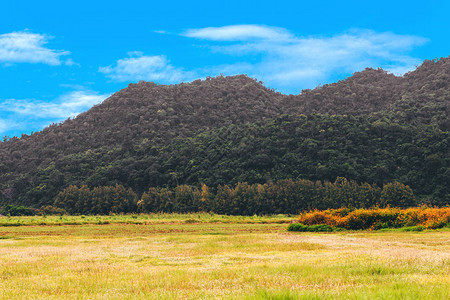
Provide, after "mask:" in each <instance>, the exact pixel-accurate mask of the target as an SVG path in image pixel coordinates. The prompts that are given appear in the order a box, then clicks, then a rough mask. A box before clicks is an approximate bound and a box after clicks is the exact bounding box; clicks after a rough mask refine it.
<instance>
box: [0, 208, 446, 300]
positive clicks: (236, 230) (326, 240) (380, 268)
mask: <svg viewBox="0 0 450 300" xmlns="http://www.w3.org/2000/svg"><path fill="white" fill-rule="evenodd" d="M0 220H1V222H2V224H3V225H5V224H10V223H19V224H22V225H29V226H0V277H1V280H0V298H2V299H13V298H15V299H17V298H20V299H61V298H64V299H349V298H351V299H448V298H449V297H450V293H449V291H450V289H449V287H450V276H449V274H450V263H449V262H450V261H449V259H450V231H449V230H448V228H442V229H437V230H426V229H425V230H424V231H422V232H401V231H395V230H394V231H343V232H332V233H311V232H308V233H303V232H298V233H297V232H288V231H287V230H286V229H287V226H288V224H286V222H289V220H292V218H290V217H288V216H283V215H279V216H272V217H239V216H219V215H211V214H186V215H181V214H152V215H128V216H75V217H72V216H47V217H43V216H41V217H36V216H33V217H9V218H8V217H3V218H1V219H0ZM40 221H41V222H42V225H37V223H38V222H40ZM8 222H9V223H8ZM71 223H72V224H82V226H76V225H64V224H71ZM100 224H101V225H100Z"/></svg>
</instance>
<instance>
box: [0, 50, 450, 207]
mask: <svg viewBox="0 0 450 300" xmlns="http://www.w3.org/2000/svg"><path fill="white" fill-rule="evenodd" d="M449 100H450V57H447V58H441V59H439V60H432V61H425V62H424V63H423V64H422V65H421V66H419V67H418V68H417V69H416V70H414V71H412V72H409V73H407V74H405V75H404V76H402V77H397V76H394V75H392V74H388V73H387V72H385V71H384V70H381V69H366V70H364V71H362V72H357V73H355V74H353V76H351V77H349V78H347V79H345V80H342V81H339V82H337V83H333V84H329V85H324V86H319V87H317V88H315V89H313V90H304V91H302V93H301V94H299V95H284V94H281V93H278V92H276V91H275V90H273V89H269V88H267V87H265V86H264V85H263V84H262V83H261V82H258V81H257V80H255V79H252V78H249V77H247V76H245V75H239V76H230V77H223V76H220V77H216V78H207V79H205V80H196V81H193V82H191V83H181V84H176V85H157V84H155V83H151V82H143V81H141V82H139V83H137V84H130V85H129V86H128V87H127V88H125V89H123V90H121V91H119V92H117V93H115V94H113V95H112V96H111V97H109V98H108V99H106V100H105V101H104V102H103V103H101V104H99V105H96V106H94V107H92V108H91V109H90V110H88V111H87V112H85V113H82V114H80V115H78V116H77V117H76V118H74V119H68V120H66V121H64V122H62V123H60V124H53V125H51V126H49V127H47V128H45V129H44V130H42V131H40V132H36V133H33V134H31V135H23V136H22V137H21V138H17V137H14V138H5V139H4V141H3V142H0V191H3V193H2V195H3V196H2V201H3V202H6V201H7V202H10V203H14V204H23V205H27V206H34V207H39V206H41V205H47V204H52V203H53V200H54V198H55V196H56V194H57V193H58V192H59V191H61V190H62V189H64V188H65V187H67V186H69V185H82V184H88V185H89V186H90V187H95V186H101V185H114V184H116V183H120V184H123V185H125V186H126V187H131V188H133V190H135V191H136V192H137V193H138V194H141V193H143V192H144V191H146V190H147V189H148V188H149V187H152V186H173V185H177V184H182V183H186V184H191V185H199V184H201V183H207V184H209V185H211V186H213V187H214V186H216V185H218V184H233V183H236V182H238V181H247V182H249V183H262V182H266V181H270V180H276V179H283V178H304V179H310V180H334V179H335V178H336V177H337V176H343V177H347V178H348V179H353V180H356V181H359V182H363V181H365V182H369V183H377V184H379V185H382V184H384V183H386V182H389V181H400V182H402V183H405V184H408V185H410V186H411V187H412V188H413V189H414V191H415V193H416V194H417V195H418V196H419V197H418V198H419V199H420V200H421V201H423V202H426V203H431V204H439V205H442V204H448V203H449V201H450V200H449V194H450V192H449V187H448V186H449V184H448V183H449V182H450V172H449V170H450V168H449V161H450V158H449V155H448V144H449V133H448V130H449V127H450V126H449V125H450V124H449V119H448V115H449V114H448V113H449Z"/></svg>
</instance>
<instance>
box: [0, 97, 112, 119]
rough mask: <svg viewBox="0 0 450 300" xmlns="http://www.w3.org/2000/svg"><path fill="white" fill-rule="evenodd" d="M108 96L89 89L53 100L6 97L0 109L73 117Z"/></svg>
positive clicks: (19, 112) (63, 117)
mask: <svg viewBox="0 0 450 300" xmlns="http://www.w3.org/2000/svg"><path fill="white" fill-rule="evenodd" d="M108 97H109V95H108V94H103V95H101V94H98V93H94V92H89V91H73V92H70V93H68V94H65V95H62V96H61V97H59V98H58V99H56V100H55V101H53V102H43V101H38V100H17V99H8V100H5V101H3V102H0V109H1V110H2V111H8V112H10V113H13V114H15V115H16V116H24V117H30V116H31V117H33V118H35V119H37V118H41V119H48V118H53V119H58V120H61V119H65V118H68V117H75V116H76V115H78V114H80V113H81V112H83V111H84V110H86V109H89V108H90V107H91V106H93V105H95V104H98V103H100V102H102V101H103V100H105V99H106V98H108Z"/></svg>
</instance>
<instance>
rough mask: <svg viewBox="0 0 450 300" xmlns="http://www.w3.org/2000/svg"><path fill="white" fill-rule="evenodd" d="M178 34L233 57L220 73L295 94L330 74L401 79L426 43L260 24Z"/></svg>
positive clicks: (369, 33) (371, 34)
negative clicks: (379, 72) (378, 71)
mask: <svg viewBox="0 0 450 300" xmlns="http://www.w3.org/2000/svg"><path fill="white" fill-rule="evenodd" d="M181 35H182V36H187V37H191V38H196V39H200V40H203V41H204V42H205V40H209V42H208V46H209V48H210V49H211V51H213V52H216V53H219V54H220V53H221V54H226V55H232V56H233V57H237V58H236V62H233V63H231V64H229V65H228V66H221V67H223V68H224V71H223V72H220V73H224V74H230V73H228V72H229V71H230V70H233V72H232V73H231V74H237V73H247V74H248V75H250V76H252V77H257V78H258V79H260V80H263V81H264V82H266V83H267V84H269V85H272V86H279V87H288V88H291V89H295V90H296V91H299V90H300V89H301V88H305V87H311V85H313V86H315V85H317V84H318V83H325V82H328V81H329V80H330V78H331V77H333V76H334V75H335V74H344V73H346V74H349V73H353V72H356V71H360V70H363V69H364V68H366V67H374V68H378V67H382V68H384V69H385V70H387V71H391V72H393V73H395V74H397V75H402V74H403V73H405V72H407V71H410V70H413V69H414V66H415V65H418V64H420V62H421V59H418V58H414V57H411V56H409V55H408V51H410V50H411V49H413V48H414V47H416V46H420V45H422V44H424V43H426V42H427V39H425V38H422V37H418V36H411V35H399V34H395V33H391V32H382V33H378V32H375V31H371V30H351V31H349V32H345V33H341V34H337V35H334V36H328V37H299V36H295V35H294V34H291V33H289V32H288V31H287V30H285V29H282V28H277V27H268V26H260V25H236V26H225V27H207V28H203V29H191V30H188V31H186V32H184V33H182V34H181ZM224 42H226V43H224ZM240 57H242V58H244V59H245V60H247V61H249V59H248V58H249V57H252V61H254V63H252V64H251V65H249V64H248V63H243V62H242V61H239V58H240ZM217 69H218V67H217V66H212V67H211V68H210V70H217ZM296 87H297V88H296Z"/></svg>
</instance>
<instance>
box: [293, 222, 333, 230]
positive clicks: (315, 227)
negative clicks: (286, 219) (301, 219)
mask: <svg viewBox="0 0 450 300" xmlns="http://www.w3.org/2000/svg"><path fill="white" fill-rule="evenodd" d="M288 231H300V232H306V231H309V232H332V231H333V227H331V226H330V225H326V224H317V225H311V226H308V225H305V224H301V223H294V224H290V225H289V226H288Z"/></svg>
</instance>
